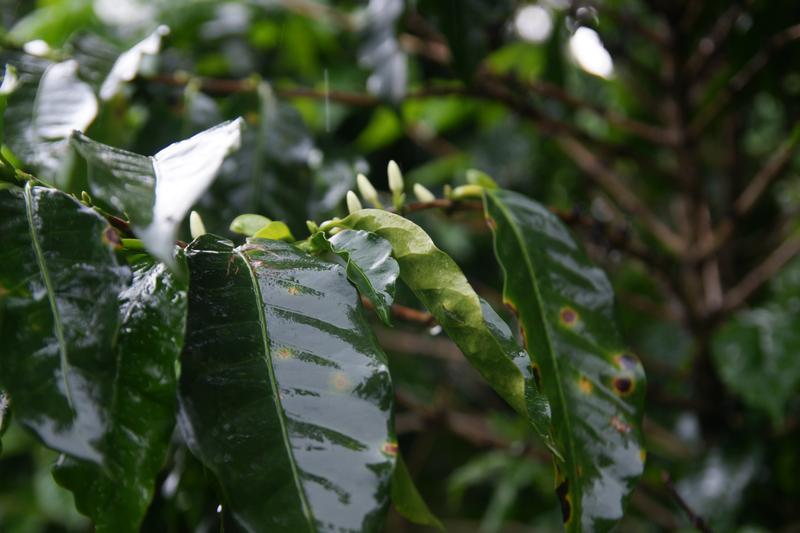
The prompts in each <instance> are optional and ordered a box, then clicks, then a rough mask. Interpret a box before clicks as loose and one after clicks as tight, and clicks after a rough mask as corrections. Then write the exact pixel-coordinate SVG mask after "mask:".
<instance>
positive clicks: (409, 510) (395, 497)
mask: <svg viewBox="0 0 800 533" xmlns="http://www.w3.org/2000/svg"><path fill="white" fill-rule="evenodd" d="M392 505H393V506H394V508H395V510H396V511H397V512H398V513H400V515H402V516H403V517H405V518H406V519H407V520H408V521H409V522H413V523H415V524H420V525H422V526H431V527H435V528H436V529H438V530H440V531H444V526H443V525H442V522H441V521H440V520H439V519H438V518H437V517H436V515H435V514H433V512H431V510H430V509H429V508H428V504H427V503H425V500H423V499H422V496H421V495H420V493H419V491H418V490H417V486H416V485H415V484H414V480H413V479H412V478H411V474H410V473H409V472H408V468H406V463H405V461H403V457H402V456H401V455H398V456H397V465H396V466H395V469H394V475H393V476H392Z"/></svg>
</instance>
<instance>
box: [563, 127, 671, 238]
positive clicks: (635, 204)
mask: <svg viewBox="0 0 800 533" xmlns="http://www.w3.org/2000/svg"><path fill="white" fill-rule="evenodd" d="M557 141H558V144H559V146H561V149H562V150H564V151H565V152H566V153H567V155H569V156H570V157H572V159H573V161H574V162H575V163H576V164H577V165H578V166H579V167H580V168H581V170H583V171H584V172H585V173H586V174H587V175H588V176H589V177H590V178H591V179H592V180H593V181H595V182H596V183H597V184H598V185H599V186H600V187H602V188H603V190H605V191H606V192H607V193H608V194H609V196H611V198H612V199H613V200H614V201H615V202H616V203H617V204H618V205H619V206H620V207H621V208H622V209H623V210H625V211H627V212H629V213H630V214H632V215H635V216H637V217H639V218H640V219H641V221H642V224H643V225H644V226H645V227H646V228H647V229H648V230H650V232H651V233H652V234H653V235H654V236H655V237H656V238H657V239H658V240H659V241H661V243H662V244H663V245H664V246H665V247H666V248H667V249H669V250H670V251H672V252H674V253H678V254H680V253H682V252H683V250H684V249H685V243H684V242H683V239H681V238H680V237H679V236H678V235H677V234H676V233H675V232H674V231H673V230H672V228H670V227H669V226H667V225H666V224H665V223H664V222H662V221H661V219H659V218H658V217H657V216H656V215H655V213H653V212H652V211H650V209H648V208H647V206H646V205H645V204H644V202H642V201H641V199H639V197H638V196H636V194H635V193H633V192H632V191H631V189H630V187H629V186H628V185H627V184H626V183H625V182H624V180H623V179H622V177H621V176H619V175H618V174H617V173H615V172H614V171H613V170H611V169H610V168H608V167H606V166H605V165H604V164H603V163H602V162H601V161H600V159H598V158H597V156H595V155H594V154H593V153H592V152H591V151H590V150H589V149H588V148H586V146H584V145H583V144H582V143H580V142H579V141H577V140H576V139H574V138H571V137H568V136H563V137H560V138H558V139H557Z"/></svg>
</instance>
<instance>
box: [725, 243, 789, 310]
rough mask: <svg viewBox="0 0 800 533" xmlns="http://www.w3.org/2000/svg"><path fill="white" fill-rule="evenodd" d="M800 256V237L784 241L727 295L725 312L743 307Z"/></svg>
mask: <svg viewBox="0 0 800 533" xmlns="http://www.w3.org/2000/svg"><path fill="white" fill-rule="evenodd" d="M798 254H800V237H791V238H789V239H787V240H786V241H784V242H783V243H782V244H781V245H780V246H778V247H777V248H776V249H775V250H773V252H772V253H771V254H769V255H768V256H767V258H766V259H764V261H762V262H761V263H759V264H758V265H757V266H756V267H755V268H754V269H753V270H751V271H750V273H749V274H747V275H745V276H744V278H742V280H741V281H740V282H739V283H738V284H737V285H736V286H734V287H733V288H732V289H730V290H729V291H728V292H727V294H725V299H724V301H723V304H722V309H723V311H726V312H730V311H734V310H736V309H738V308H739V307H741V306H742V305H743V304H744V302H745V301H747V299H748V298H750V296H752V295H753V293H755V292H756V291H757V290H758V289H759V288H760V287H761V286H762V285H763V284H764V283H766V282H767V281H769V280H770V279H771V278H772V276H773V275H774V274H775V273H777V272H778V271H779V270H780V269H781V268H783V266H784V265H785V264H786V263H788V262H789V260H791V259H792V258H793V257H794V256H796V255H798Z"/></svg>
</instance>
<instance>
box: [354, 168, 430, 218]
mask: <svg viewBox="0 0 800 533" xmlns="http://www.w3.org/2000/svg"><path fill="white" fill-rule="evenodd" d="M386 172H387V175H388V177H389V190H390V191H391V193H392V207H393V208H394V209H395V210H397V211H399V210H400V209H402V207H403V204H404V203H405V201H406V194H405V192H404V191H405V181H404V180H403V173H402V172H401V171H400V167H399V166H398V165H397V163H395V162H394V161H389V166H388V167H387V169H386ZM356 186H357V187H358V192H359V194H360V195H361V199H363V200H364V202H366V203H368V204H369V205H371V206H372V207H375V208H376V209H383V207H384V206H383V202H381V199H380V197H379V196H378V191H376V190H375V187H374V186H373V185H372V183H371V182H370V181H369V178H367V177H366V176H365V175H364V174H359V175H358V176H356ZM413 190H414V196H415V197H416V199H417V201H419V202H432V201H434V200H436V196H434V194H433V193H432V192H431V191H430V190H428V188H427V187H425V186H424V185H422V184H420V183H415V184H414V187H413ZM346 199H347V210H348V211H349V212H350V213H355V212H356V211H359V210H361V209H363V205H362V204H361V201H360V200H359V198H358V196H356V194H355V193H354V192H353V191H348V192H347V198H346Z"/></svg>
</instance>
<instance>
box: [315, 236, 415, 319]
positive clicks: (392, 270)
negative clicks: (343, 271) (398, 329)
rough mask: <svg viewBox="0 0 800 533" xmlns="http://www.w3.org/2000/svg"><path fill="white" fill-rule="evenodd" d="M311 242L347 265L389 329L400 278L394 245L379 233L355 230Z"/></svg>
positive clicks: (359, 287)
mask: <svg viewBox="0 0 800 533" xmlns="http://www.w3.org/2000/svg"><path fill="white" fill-rule="evenodd" d="M311 242H312V245H313V246H314V247H315V248H316V249H318V250H322V251H326V252H331V253H334V254H336V255H338V256H339V257H341V258H342V259H343V260H344V261H345V265H346V268H347V277H348V278H349V279H350V281H351V282H353V284H354V285H355V286H356V287H357V288H358V290H359V292H361V294H363V295H364V296H365V297H367V298H369V301H370V302H371V303H372V305H373V306H374V307H375V312H376V313H377V314H378V316H379V317H380V319H381V320H382V321H383V322H384V323H385V324H387V325H389V324H390V322H391V320H390V318H389V313H390V308H391V306H392V302H393V301H394V291H395V282H396V281H397V276H398V275H399V274H400V267H399V266H398V264H397V261H395V260H394V258H393V257H392V245H391V244H389V242H388V241H386V239H384V238H382V237H379V236H378V235H376V234H375V233H370V232H368V231H353V230H343V231H340V232H339V233H337V234H336V235H334V236H332V237H327V236H326V235H325V234H324V233H322V232H319V233H316V234H314V236H313V237H312V241H311Z"/></svg>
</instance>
